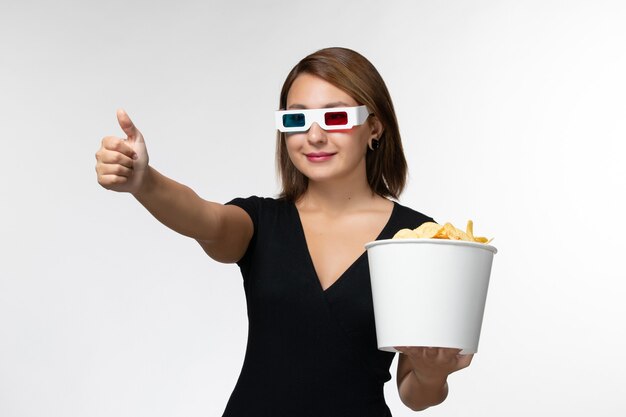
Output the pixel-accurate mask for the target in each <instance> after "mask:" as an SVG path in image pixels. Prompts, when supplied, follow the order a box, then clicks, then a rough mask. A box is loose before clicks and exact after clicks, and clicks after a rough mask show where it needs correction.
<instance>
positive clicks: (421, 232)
mask: <svg viewBox="0 0 626 417" xmlns="http://www.w3.org/2000/svg"><path fill="white" fill-rule="evenodd" d="M441 228H442V226H441V225H440V224H437V223H435V222H425V223H422V224H421V225H419V227H418V228H417V229H415V233H416V234H417V237H418V238H431V237H433V236H435V235H436V234H437V233H439V230H441Z"/></svg>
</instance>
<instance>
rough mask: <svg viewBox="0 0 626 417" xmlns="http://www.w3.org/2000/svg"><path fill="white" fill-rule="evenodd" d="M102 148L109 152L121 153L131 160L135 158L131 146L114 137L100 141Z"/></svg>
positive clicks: (135, 154) (135, 155)
mask: <svg viewBox="0 0 626 417" xmlns="http://www.w3.org/2000/svg"><path fill="white" fill-rule="evenodd" d="M102 147H103V148H104V149H106V150H109V151H117V152H121V153H123V154H124V155H126V156H127V157H129V158H131V159H136V158H137V153H136V152H135V149H133V147H132V145H131V144H130V143H128V141H126V140H124V139H120V138H116V137H115V136H107V137H105V138H104V139H102ZM96 158H97V154H96Z"/></svg>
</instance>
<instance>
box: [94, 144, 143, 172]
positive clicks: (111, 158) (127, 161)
mask: <svg viewBox="0 0 626 417" xmlns="http://www.w3.org/2000/svg"><path fill="white" fill-rule="evenodd" d="M96 159H97V160H98V162H100V163H102V164H117V165H122V166H125V167H127V168H131V169H132V168H133V164H134V161H133V159H132V158H130V157H128V156H126V155H124V154H123V153H121V152H118V151H109V150H106V149H105V150H102V151H100V152H99V154H97V155H96Z"/></svg>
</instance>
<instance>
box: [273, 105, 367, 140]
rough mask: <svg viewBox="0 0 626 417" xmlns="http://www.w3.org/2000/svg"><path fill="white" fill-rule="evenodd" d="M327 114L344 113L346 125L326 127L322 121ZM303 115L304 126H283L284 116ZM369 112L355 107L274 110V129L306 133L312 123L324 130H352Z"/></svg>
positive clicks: (284, 131) (364, 119) (362, 107)
mask: <svg viewBox="0 0 626 417" xmlns="http://www.w3.org/2000/svg"><path fill="white" fill-rule="evenodd" d="M328 112H346V114H347V116H348V123H346V124H345V125H327V124H326V122H325V120H324V114H326V113H328ZM299 113H302V114H304V120H305V124H304V126H295V127H285V126H284V125H283V116H284V115H286V114H299ZM370 114H371V112H370V110H369V109H368V108H367V106H355V107H328V108H325V109H294V110H276V111H275V121H276V129H278V130H280V131H281V132H283V133H289V132H306V131H307V130H309V129H310V128H311V126H312V125H313V123H317V124H318V125H319V126H320V127H321V128H322V129H324V130H346V129H352V128H353V127H354V126H358V125H362V124H363V123H365V121H366V120H367V118H368V117H369V116H370Z"/></svg>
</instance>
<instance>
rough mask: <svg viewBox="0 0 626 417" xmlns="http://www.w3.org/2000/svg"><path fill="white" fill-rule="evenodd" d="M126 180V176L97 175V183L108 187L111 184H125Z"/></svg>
mask: <svg viewBox="0 0 626 417" xmlns="http://www.w3.org/2000/svg"><path fill="white" fill-rule="evenodd" d="M126 182H128V178H127V177H121V176H119V175H99V176H98V183H99V184H100V185H102V186H103V187H108V186H112V185H118V184H125V183H126Z"/></svg>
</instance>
